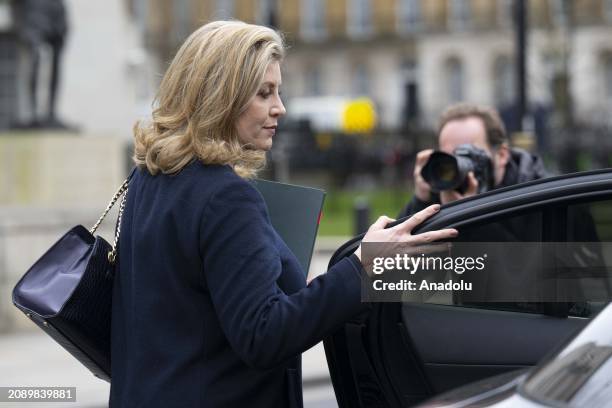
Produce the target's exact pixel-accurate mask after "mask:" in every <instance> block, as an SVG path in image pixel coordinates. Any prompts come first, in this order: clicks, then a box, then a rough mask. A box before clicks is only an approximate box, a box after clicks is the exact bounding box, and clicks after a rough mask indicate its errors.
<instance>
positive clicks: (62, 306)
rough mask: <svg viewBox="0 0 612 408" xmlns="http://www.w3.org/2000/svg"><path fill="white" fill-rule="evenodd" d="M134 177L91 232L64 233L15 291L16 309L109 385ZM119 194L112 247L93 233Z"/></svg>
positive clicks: (121, 189)
mask: <svg viewBox="0 0 612 408" xmlns="http://www.w3.org/2000/svg"><path fill="white" fill-rule="evenodd" d="M132 174H133V172H132ZM132 174H130V177H128V178H127V179H126V180H125V181H124V182H123V184H122V185H121V187H120V188H119V190H117V192H116V193H115V196H114V197H113V199H112V200H111V201H110V203H109V204H108V206H107V207H106V210H105V211H104V213H103V214H102V216H101V217H100V219H99V220H98V222H97V223H96V224H95V225H94V226H93V227H92V228H91V229H90V230H89V231H88V230H87V229H86V228H85V227H83V226H82V225H77V226H76V227H74V228H72V229H71V230H70V231H68V232H67V233H66V234H65V235H64V236H63V237H61V238H60V239H59V241H57V242H56V243H55V244H54V245H53V246H52V247H51V248H50V249H49V250H48V251H47V252H46V253H45V254H44V255H43V256H42V257H41V258H40V259H39V260H38V261H36V263H35V264H34V265H32V267H31V268H30V269H29V270H28V271H27V272H26V273H25V275H24V276H23V277H22V278H21V279H20V280H19V282H18V283H17V285H16V286H15V288H14V289H13V303H14V304H15V306H17V307H18V308H19V309H20V310H21V311H22V312H24V313H25V314H26V316H28V317H29V318H30V319H31V320H32V321H33V322H34V323H36V325H38V327H40V328H41V329H42V330H44V331H45V333H47V334H48V335H49V336H51V337H52V338H53V339H54V340H55V341H57V342H58V343H59V344H60V345H61V346H62V347H63V348H65V349H66V350H67V351H68V352H69V353H70V354H72V355H73V356H74V357H75V358H76V359H77V360H79V361H80V362H81V363H82V364H83V365H84V366H85V367H87V368H88V369H89V370H90V371H91V372H92V373H93V374H94V375H95V376H96V377H98V378H101V379H103V380H106V381H109V382H110V378H111V370H110V332H111V305H112V292H113V275H114V265H115V258H116V255H117V243H118V242H119V233H120V226H121V217H122V215H123V208H124V206H125V200H126V197H127V190H128V183H129V180H130V178H131V176H132ZM121 195H123V198H122V200H121V204H120V206H119V216H118V219H117V227H116V229H115V241H114V243H113V245H112V246H111V245H110V244H109V243H108V242H106V241H105V240H104V239H103V238H102V237H100V236H94V234H95V232H96V230H97V229H98V227H99V225H100V223H101V222H102V220H104V217H106V215H107V214H108V212H109V211H110V209H111V208H112V207H113V205H114V204H115V203H116V202H117V200H118V199H119V197H121Z"/></svg>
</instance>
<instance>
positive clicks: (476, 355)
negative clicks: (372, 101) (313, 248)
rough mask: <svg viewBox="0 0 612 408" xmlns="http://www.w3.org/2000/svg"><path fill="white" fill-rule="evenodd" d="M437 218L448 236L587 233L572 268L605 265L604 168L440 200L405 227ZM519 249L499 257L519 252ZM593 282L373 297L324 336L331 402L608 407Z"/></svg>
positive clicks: (608, 197)
mask: <svg viewBox="0 0 612 408" xmlns="http://www.w3.org/2000/svg"><path fill="white" fill-rule="evenodd" d="M446 227H453V228H457V229H458V230H459V237H458V238H457V240H456V241H457V242H462V243H469V242H486V241H491V240H495V241H496V242H497V243H498V244H502V245H503V243H504V242H507V243H508V246H509V247H510V246H511V245H515V244H517V243H518V244H520V243H521V242H530V243H533V244H535V245H537V244H538V243H542V244H546V243H555V245H559V243H561V244H563V243H570V244H572V245H573V243H581V242H588V243H591V245H596V246H597V248H599V249H598V251H599V253H595V254H594V253H593V251H589V250H588V249H587V248H585V249H584V254H582V253H576V254H574V255H576V256H575V258H580V257H581V256H582V255H585V258H584V259H586V261H584V262H583V263H584V264H585V265H586V266H585V267H583V269H581V271H587V272H589V273H590V271H589V260H588V258H589V257H592V258H597V257H599V258H600V259H599V262H598V265H599V266H601V264H604V265H605V266H610V265H612V253H611V252H612V251H609V250H607V248H609V247H607V246H606V245H605V244H606V243H609V242H612V170H600V171H593V172H585V173H577V174H572V175H566V176H559V177H554V178H549V179H544V180H539V181H534V182H530V183H525V184H521V185H516V186H512V187H508V188H504V189H499V190H494V191H491V192H488V193H485V194H481V195H478V196H476V197H472V198H469V199H466V200H461V201H458V202H455V203H452V204H450V205H447V206H444V207H443V208H442V209H441V211H440V212H439V213H438V214H437V215H435V216H434V217H432V218H431V219H429V220H427V221H426V222H425V223H424V224H423V225H422V226H420V228H419V229H418V230H417V231H416V232H426V231H431V230H436V229H441V228H446ZM502 230H503V233H498V232H499V231H502ZM362 237H363V236H359V237H356V238H354V239H352V240H350V241H349V242H347V243H346V244H344V245H343V246H342V247H341V248H339V249H338V250H337V251H336V253H335V254H334V255H333V257H332V259H331V261H330V265H333V264H334V263H336V262H338V261H339V260H340V259H342V258H343V257H346V256H348V255H350V254H351V253H352V252H353V251H354V250H355V249H356V248H357V247H358V245H359V243H360V240H361V238H362ZM453 245H454V244H453ZM502 248H503V247H502ZM591 248H592V247H591ZM528 252H529V251H527V253H524V254H522V255H521V254H519V255H518V256H517V255H516V254H514V255H513V256H514V257H515V259H509V262H510V261H514V260H517V261H529V260H530V259H531V256H530V254H529V253H528ZM596 252H597V251H596ZM561 255H563V254H561ZM517 258H519V259H517ZM554 265H555V266H553V269H554V268H556V267H557V266H556V265H557V264H554ZM559 269H561V266H559ZM604 269H605V268H604ZM606 270H607V269H606ZM536 272H537V271H536ZM597 282H598V283H597V285H599V286H600V287H596V288H595V289H597V290H601V292H602V293H604V296H603V297H604V298H606V299H603V298H602V296H599V298H597V299H596V301H592V300H590V299H588V298H586V299H584V300H583V301H567V299H560V300H559V301H546V302H529V301H526V302H522V301H517V302H512V301H507V302H500V301H493V302H465V301H463V300H461V298H460V297H457V296H450V297H447V298H443V297H440V298H433V300H431V301H428V302H420V303H417V302H408V301H404V302H380V303H373V304H372V310H371V313H369V314H368V315H367V316H361V317H359V318H356V319H355V320H354V321H351V322H348V323H346V324H345V325H344V326H343V327H342V328H340V329H339V330H338V331H336V332H335V333H334V334H333V335H332V336H330V337H329V338H327V339H326V340H325V352H326V355H327V360H328V365H329V369H330V374H331V377H332V383H333V386H334V390H335V393H336V398H337V401H338V405H339V407H340V408H345V407H351V408H353V407H406V406H413V405H416V404H419V403H425V404H427V406H445V405H449V406H488V405H492V404H495V403H499V404H500V406H516V405H518V404H519V403H520V404H522V406H541V405H547V406H548V405H550V406H568V405H569V406H611V407H612V397H611V395H612V380H609V378H612V377H610V374H612V372H611V370H612V368H611V365H612V363H610V359H609V357H610V355H612V353H611V352H610V350H612V348H611V347H612V334H610V333H612V330H609V329H608V328H609V327H612V309H611V308H610V307H608V308H605V307H606V304H607V302H606V301H605V300H607V299H609V298H610V297H609V296H610V294H612V289H611V288H612V284H609V280H606V279H603V280H599V281H597ZM525 289H526V290H527V289H529V288H525ZM591 289H592V288H591ZM587 297H588V296H587ZM602 310H603V311H602ZM598 314H600V316H599V317H598V319H596V320H594V321H593V323H592V324H591V325H589V326H588V328H586V329H585V326H587V324H589V322H591V320H592V319H593V318H594V317H595V316H596V315H598ZM577 333H580V334H578V336H577V337H575V336H576V335H577ZM574 337H575V338H574ZM572 338H574V340H573V341H572V342H571V343H569V345H567V346H566V347H565V348H563V346H564V345H566V344H568V342H569V341H570V340H571V339H572ZM538 364H540V365H538ZM536 365H537V367H536ZM470 383H474V384H473V385H469V386H468V387H467V388H458V387H462V386H465V385H467V384H470ZM450 390H453V391H452V392H450V393H447V392H449V391H450ZM444 393H447V394H444ZM433 397H435V398H436V399H433V400H432V398H433ZM508 398H509V399H510V400H508ZM426 401H427V402H426ZM504 401H505V402H504ZM508 401H511V402H508Z"/></svg>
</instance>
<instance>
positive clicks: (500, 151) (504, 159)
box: [495, 143, 510, 168]
mask: <svg viewBox="0 0 612 408" xmlns="http://www.w3.org/2000/svg"><path fill="white" fill-rule="evenodd" d="M509 160H510V148H509V147H508V144H507V143H502V145H501V146H499V147H498V148H497V150H496V151H495V161H496V162H497V163H498V164H499V166H500V167H501V166H503V167H504V168H505V167H506V164H508V161H509Z"/></svg>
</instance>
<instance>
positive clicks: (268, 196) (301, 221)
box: [254, 179, 325, 275]
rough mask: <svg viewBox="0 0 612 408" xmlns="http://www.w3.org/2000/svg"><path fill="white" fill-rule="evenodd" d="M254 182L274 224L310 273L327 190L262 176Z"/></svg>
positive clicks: (305, 269) (306, 272) (305, 270)
mask: <svg viewBox="0 0 612 408" xmlns="http://www.w3.org/2000/svg"><path fill="white" fill-rule="evenodd" d="M254 184H255V187H256V188H257V189H258V190H259V192H260V193H261V195H262V196H263V198H264V201H265V202H266V205H267V206H268V213H269V214H270V221H271V222H272V226H273V227H274V229H275V230H276V232H278V234H279V235H280V236H281V238H282V239H283V240H284V241H285V244H287V246H288V247H289V249H291V251H292V252H293V254H294V255H295V257H296V258H297V259H298V261H299V262H300V264H301V265H302V267H303V268H304V273H305V274H306V275H308V268H309V267H310V260H311V259H312V252H313V250H314V244H315V239H316V237H317V231H318V229H319V220H320V216H321V210H322V208H323V200H325V191H323V190H319V189H317V188H311V187H304V186H296V185H293V184H285V183H277V182H274V181H268V180H260V179H258V180H255V182H254Z"/></svg>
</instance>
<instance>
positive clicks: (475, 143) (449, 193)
mask: <svg viewBox="0 0 612 408" xmlns="http://www.w3.org/2000/svg"><path fill="white" fill-rule="evenodd" d="M438 129H439V131H438V135H439V136H438V148H439V149H440V151H442V152H444V153H447V154H450V155H452V154H454V153H455V151H456V149H457V148H458V147H460V146H461V147H462V148H466V147H468V146H465V145H470V146H469V147H468V149H470V152H468V153H471V152H484V153H485V154H486V155H487V156H488V158H489V159H490V171H488V172H484V174H485V177H487V178H490V180H486V179H484V180H483V179H482V178H481V179H480V180H479V179H478V178H477V177H476V176H475V174H474V173H473V172H470V173H468V175H467V178H466V181H465V185H464V186H463V188H462V189H461V191H462V192H459V191H457V190H455V189H451V190H442V191H440V193H439V194H438V193H435V192H433V191H432V188H431V186H430V184H428V183H427V181H425V179H424V178H423V174H422V170H423V168H424V167H425V166H426V164H427V162H428V161H429V159H430V157H431V155H432V153H433V152H434V151H433V150H431V149H428V150H423V151H421V152H419V153H418V154H417V158H416V163H415V166H414V193H415V194H414V197H413V198H412V200H411V201H410V203H409V204H408V205H407V206H406V208H404V210H403V211H402V212H401V213H400V215H399V217H400V218H401V217H405V216H408V215H412V214H414V213H416V212H418V211H420V210H422V209H423V208H425V207H427V206H428V205H430V204H432V203H442V204H446V203H449V202H452V201H456V200H459V199H461V198H464V197H469V196H472V195H475V194H477V193H478V192H482V191H486V189H485V186H484V185H483V184H485V183H486V184H490V185H491V187H492V188H498V187H506V186H509V185H513V184H517V183H523V182H526V181H530V180H536V179H539V178H543V177H545V176H546V171H545V169H544V165H543V163H542V160H541V159H540V158H539V157H537V156H535V155H533V154H531V153H529V152H527V151H525V150H522V149H518V148H510V147H509V146H508V139H507V136H506V130H505V128H504V125H503V123H502V121H501V119H500V117H499V114H498V113H497V112H496V111H495V110H494V109H492V108H489V107H484V106H478V105H474V104H469V103H460V104H457V105H453V106H451V107H449V108H448V109H446V111H444V113H443V114H442V115H441V117H440V125H439V127H438ZM480 176H481V177H482V175H480Z"/></svg>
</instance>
